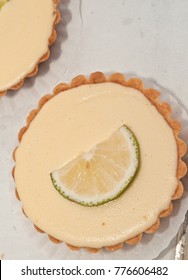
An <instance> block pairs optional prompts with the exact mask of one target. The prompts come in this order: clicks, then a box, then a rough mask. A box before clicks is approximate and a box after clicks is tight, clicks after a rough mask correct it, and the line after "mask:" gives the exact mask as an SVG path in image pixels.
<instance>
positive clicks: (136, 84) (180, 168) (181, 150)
mask: <svg viewBox="0 0 188 280" xmlns="http://www.w3.org/2000/svg"><path fill="white" fill-rule="evenodd" d="M56 2H58V1H56ZM105 82H113V83H117V84H120V85H123V86H125V87H132V88H135V89H137V90H139V91H140V92H141V93H142V94H144V96H145V97H146V98H147V99H149V100H150V102H151V103H152V104H153V105H154V106H155V107H156V108H157V110H158V111H159V113H160V114H161V115H162V116H163V117H164V119H165V120H166V121H167V123H168V124H169V126H170V127H171V128H172V130H173V133H174V137H175V139H176V143H177V153H178V162H177V179H178V185H177V188H176V190H175V192H174V194H173V195H172V198H171V201H170V203H169V207H168V208H167V209H166V210H164V211H162V212H161V213H160V215H159V217H158V219H157V220H156V222H155V223H154V224H153V225H152V226H151V227H150V228H148V229H147V230H145V232H141V233H140V234H138V235H137V236H135V237H133V238H131V239H128V240H125V241H124V242H122V243H119V244H116V245H113V246H105V247H102V248H105V249H106V250H107V251H116V250H119V249H121V248H122V247H123V245H124V243H127V244H129V245H135V244H137V243H138V242H139V241H141V239H142V235H143V233H148V234H151V233H154V232H156V231H157V230H158V228H159V226H160V219H161V218H164V217H168V216H169V215H171V213H172V211H173V203H172V201H173V200H176V199H179V198H181V196H182V194H183V190H184V188H183V185H182V183H181V181H180V179H181V178H182V177H184V176H185V175H186V173H187V165H186V164H185V162H184V161H183V160H182V157H183V156H184V155H185V154H186V152H187V145H186V144H185V142H184V141H183V140H182V139H181V138H179V134H180V132H181V125H180V123H179V122H178V121H176V120H174V119H172V117H171V107H170V106H169V105H168V104H167V103H164V102H160V100H159V96H160V92H158V91H157V90H155V89H151V88H144V85H143V82H142V81H141V80H140V79H138V78H130V79H128V80H126V79H125V76H124V75H123V74H121V73H113V74H112V75H110V76H109V77H107V76H105V74H104V73H102V72H94V73H92V74H91V75H90V76H89V78H87V77H85V76H84V75H79V76H76V77H75V78H73V79H72V81H71V83H70V84H67V83H60V84H58V85H57V86H56V87H55V88H54V90H53V94H47V95H45V96H43V97H42V98H41V99H40V101H39V103H38V108H36V109H34V110H32V111H31V112H30V114H29V115H28V117H27V120H26V126H24V127H23V128H21V130H20V131H19V134H18V141H19V142H21V140H22V137H23V135H24V133H25V132H26V131H27V129H28V128H29V126H30V123H31V122H32V120H33V119H34V118H35V116H36V115H37V113H38V112H39V111H40V109H41V108H42V107H43V105H44V104H45V103H46V102H48V100H50V99H51V98H53V97H54V96H55V95H56V94H59V93H60V92H62V91H65V90H68V89H71V88H75V87H78V86H81V85H84V84H96V83H105ZM17 148H18V147H16V149H17ZM16 149H15V150H14V152H13V159H14V161H15V151H16ZM14 170H15V166H14V168H13V170H12V176H13V178H14ZM15 193H16V197H17V199H18V200H20V198H19V195H18V192H17V189H15ZM22 210H23V213H24V209H23V208H22ZM24 214H25V213H24ZM25 216H26V214H25ZM34 227H35V229H36V230H37V231H38V232H40V233H45V232H44V231H43V230H41V229H40V228H38V227H37V226H36V225H34ZM48 237H49V239H50V240H51V241H52V242H54V243H56V244H58V243H62V241H60V240H58V239H56V238H54V237H53V236H51V235H48ZM66 245H67V246H68V247H69V248H70V249H71V250H74V251H75V250H79V249H81V248H82V247H76V246H73V245H71V244H67V243H66ZM102 248H97V249H96V248H88V247H85V249H86V250H87V251H89V252H92V253H97V252H99V251H100V249H102Z"/></svg>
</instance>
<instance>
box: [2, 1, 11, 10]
mask: <svg viewBox="0 0 188 280" xmlns="http://www.w3.org/2000/svg"><path fill="white" fill-rule="evenodd" d="M8 1H9V0H0V9H1V8H2V7H3V6H4V5H5V3H6V2H8Z"/></svg>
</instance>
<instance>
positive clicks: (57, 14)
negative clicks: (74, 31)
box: [0, 0, 61, 96]
mask: <svg viewBox="0 0 188 280" xmlns="http://www.w3.org/2000/svg"><path fill="white" fill-rule="evenodd" d="M59 1H60V0H53V2H54V14H55V20H54V23H53V27H52V33H51V35H50V37H49V39H48V51H47V52H46V53H45V54H44V55H43V56H42V57H41V58H40V59H39V60H38V61H37V63H36V65H35V66H34V69H33V70H32V71H31V72H30V73H28V74H26V76H25V77H24V78H23V79H21V80H20V81H19V82H18V83H16V84H14V85H12V86H11V87H10V88H7V89H6V90H4V91H0V96H3V95H5V94H7V92H8V91H9V90H18V89H20V88H21V87H22V86H23V85H24V82H25V80H26V79H27V78H30V77H34V76H35V75H37V73H38V68H39V64H40V63H42V62H44V61H46V60H48V58H49V57H50V47H51V46H52V45H53V43H54V42H55V40H56V38H57V32H56V26H57V24H58V23H59V21H60V19H61V15H60V12H59V11H58V9H57V6H58V4H59Z"/></svg>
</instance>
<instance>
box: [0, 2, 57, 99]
mask: <svg viewBox="0 0 188 280" xmlns="http://www.w3.org/2000/svg"><path fill="white" fill-rule="evenodd" d="M58 3H59V0H40V1H38V0H27V1H25V0H10V1H7V2H6V3H5V4H4V5H3V6H2V7H1V9H0V38H1V44H0V62H1V63H0V73H1V75H0V96H2V95H4V94H6V93H7V91H8V90H9V89H11V90H17V89H19V88H20V87H21V86H22V85H23V83H24V80H25V78H27V77H32V76H34V75H36V74H37V72H38V65H39V63H41V62H43V61H45V60H47V59H48V58H49V55H50V50H49V47H50V46H51V45H52V44H53V43H54V41H55V40H56V36H57V35H56V31H55V28H56V25H57V23H58V22H59V20H60V14H59V12H58V10H57V5H58Z"/></svg>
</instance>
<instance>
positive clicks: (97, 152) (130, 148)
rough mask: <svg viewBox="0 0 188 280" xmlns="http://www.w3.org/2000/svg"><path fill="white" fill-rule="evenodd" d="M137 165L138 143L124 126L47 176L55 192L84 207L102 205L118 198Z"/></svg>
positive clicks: (131, 177) (132, 176)
mask: <svg viewBox="0 0 188 280" xmlns="http://www.w3.org/2000/svg"><path fill="white" fill-rule="evenodd" d="M138 166H139V147H138V142H137V140H136V138H135V136H134V134H133V133H132V131H131V130H130V129H128V128H127V127H126V126H125V125H124V126H122V127H121V128H119V129H118V130H116V131H115V132H114V133H113V134H112V135H111V136H110V137H109V138H108V139H107V140H105V141H103V142H101V143H99V144H97V145H96V146H94V147H93V148H92V149H91V150H90V151H89V152H86V153H83V154H81V155H79V156H78V157H76V158H74V159H73V160H72V161H70V162H68V163H67V164H66V165H64V166H63V167H62V168H60V169H58V170H55V171H53V172H52V173H51V174H50V176H51V180H52V183H53V185H54V187H55V188H56V190H57V191H58V192H59V193H60V194H61V195H62V196H64V197H65V198H67V199H68V200H71V201H74V202H77V203H79V204H81V205H85V206H96V205H101V204H104V203H106V202H108V201H110V200H113V199H114V198H116V197H117V196H119V195H120V194H121V193H122V192H123V191H124V190H125V189H126V188H127V187H128V185H129V184H130V182H131V181H132V179H133V178H134V176H135V174H136V171H137V169H138Z"/></svg>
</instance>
